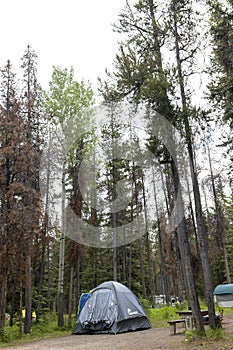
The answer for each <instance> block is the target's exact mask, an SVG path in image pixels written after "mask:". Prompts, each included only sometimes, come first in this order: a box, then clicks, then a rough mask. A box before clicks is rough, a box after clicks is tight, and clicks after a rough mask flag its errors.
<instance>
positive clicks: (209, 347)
mask: <svg viewBox="0 0 233 350" xmlns="http://www.w3.org/2000/svg"><path fill="white" fill-rule="evenodd" d="M224 319H225V321H224V323H223V328H224V331H225V336H224V338H220V339H218V340H216V339H215V338H214V337H212V338H211V337H209V338H208V339H198V338H196V339H192V341H191V340H190V338H189V340H188V341H187V342H186V341H185V336H184V334H182V333H180V334H179V335H176V336H172V335H170V332H169V328H168V327H167V326H165V327H160V326H159V327H156V328H151V329H149V330H144V331H138V332H127V333H120V334H116V335H110V334H96V335H93V334H91V335H79V336H76V335H70V334H68V335H66V336H61V337H59V338H52V339H44V340H40V341H34V342H33V343H28V344H27V343H25V344H24V345H16V344H15V345H14V346H13V347H9V348H8V349H12V350H55V349H56V350H100V349H101V350H126V349H127V350H201V349H206V350H224V349H225V350H231V349H232V344H233V332H232V327H233V310H232V311H231V314H229V315H226V317H224Z"/></svg>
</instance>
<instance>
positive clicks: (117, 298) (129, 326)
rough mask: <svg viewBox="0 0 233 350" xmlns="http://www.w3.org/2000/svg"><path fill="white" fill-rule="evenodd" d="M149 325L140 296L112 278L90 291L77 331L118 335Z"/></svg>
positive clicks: (78, 319)
mask: <svg viewBox="0 0 233 350" xmlns="http://www.w3.org/2000/svg"><path fill="white" fill-rule="evenodd" d="M148 328H150V324H149V321H148V318H147V315H146V312H145V310H144V309H143V307H142V305H141V304H140V302H139V300H138V299H137V297H136V296H135V295H134V294H133V293H132V291H131V290H130V289H129V288H127V287H126V286H124V285H123V284H121V283H119V282H112V281H109V282H104V283H102V284H100V285H99V286H98V287H96V288H94V289H92V290H91V291H90V293H89V296H88V298H87V299H86V301H85V304H84V305H83V307H82V309H81V311H80V313H78V315H77V318H76V323H75V327H74V330H73V334H91V333H112V334H116V333H122V332H128V331H136V330H143V329H148Z"/></svg>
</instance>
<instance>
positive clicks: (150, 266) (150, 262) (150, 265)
mask: <svg viewBox="0 0 233 350" xmlns="http://www.w3.org/2000/svg"><path fill="white" fill-rule="evenodd" d="M141 179H142V191H143V204H144V216H145V224H146V249H147V259H148V269H149V280H150V298H151V304H152V307H154V306H155V305H154V300H155V299H154V296H155V278H154V266H153V259H152V252H151V249H152V248H151V241H150V237H149V228H148V227H149V225H148V216H147V203H146V193H145V184H144V177H143V173H142V174H141Z"/></svg>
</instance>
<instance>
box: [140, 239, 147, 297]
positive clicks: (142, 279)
mask: <svg viewBox="0 0 233 350" xmlns="http://www.w3.org/2000/svg"><path fill="white" fill-rule="evenodd" d="M138 247H139V262H140V272H141V273H140V275H141V283H142V295H143V298H144V299H146V296H147V295H146V279H145V268H144V257H143V246H142V238H139V239H138Z"/></svg>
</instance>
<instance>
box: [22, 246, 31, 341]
mask: <svg viewBox="0 0 233 350" xmlns="http://www.w3.org/2000/svg"><path fill="white" fill-rule="evenodd" d="M30 254H31V248H30V246H29V248H28V252H27V256H26V286H25V310H26V313H25V320H24V334H29V333H30V331H31V323H32V267H31V255H30Z"/></svg>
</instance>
